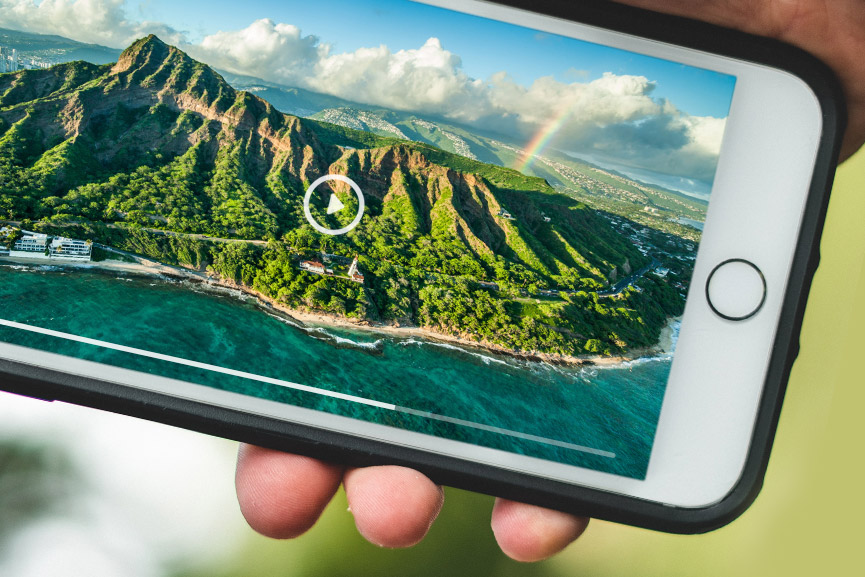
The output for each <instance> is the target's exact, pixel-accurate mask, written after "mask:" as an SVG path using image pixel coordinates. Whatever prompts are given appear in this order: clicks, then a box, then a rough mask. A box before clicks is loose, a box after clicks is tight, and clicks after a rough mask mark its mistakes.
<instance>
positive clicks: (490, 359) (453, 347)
mask: <svg viewBox="0 0 865 577" xmlns="http://www.w3.org/2000/svg"><path fill="white" fill-rule="evenodd" d="M396 344H398V345H400V346H408V345H418V346H423V345H429V346H433V347H439V348H442V349H448V350H452V351H459V352H461V353H465V354H467V355H471V356H473V357H477V358H479V359H481V361H483V363H484V364H487V365H488V364H490V363H498V364H501V365H509V364H510V363H508V362H507V361H505V360H502V359H498V358H496V357H491V356H489V355H484V354H482V353H477V352H474V351H470V350H468V349H465V348H463V347H460V346H458V345H452V344H450V343H443V342H439V341H426V340H417V339H413V338H409V339H406V340H404V341H399V342H397V343H396Z"/></svg>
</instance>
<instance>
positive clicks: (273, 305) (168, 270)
mask: <svg viewBox="0 0 865 577" xmlns="http://www.w3.org/2000/svg"><path fill="white" fill-rule="evenodd" d="M129 256H130V257H131V258H134V259H135V260H136V262H126V261H120V260H111V259H107V260H103V261H89V262H76V261H65V260H46V259H36V258H33V259H31V258H23V257H0V264H2V263H9V264H11V265H22V266H37V267H38V266H47V267H58V268H73V269H95V270H104V271H112V272H118V273H125V274H133V275H142V276H162V277H169V278H175V279H179V280H186V281H191V282H196V283H202V284H205V285H207V286H209V287H212V288H216V289H220V288H221V289H228V290H231V291H238V292H240V293H242V294H243V295H245V296H247V297H250V298H253V299H255V300H256V302H257V304H258V305H259V306H260V307H262V308H263V309H265V310H270V311H277V312H278V313H280V314H281V315H283V316H285V317H287V318H288V319H289V320H292V321H294V322H296V323H298V324H299V325H301V326H309V327H313V328H316V327H321V328H329V327H330V328H337V329H340V328H341V329H355V330H363V331H368V332H371V333H377V334H382V335H385V336H390V337H397V338H403V339H409V338H420V339H424V340H427V341H438V342H443V343H448V344H452V345H457V346H459V347H462V348H467V349H470V348H475V349H482V350H484V351H487V352H490V353H493V354H498V355H502V356H507V357H510V358H513V359H518V360H525V361H535V362H545V363H549V364H553V365H560V366H570V367H580V366H599V367H611V366H616V365H621V364H623V363H628V362H631V361H634V360H637V359H640V358H646V357H655V356H659V355H665V354H669V353H671V352H672V350H673V348H674V346H675V335H676V332H677V331H676V330H675V328H674V325H675V324H676V323H678V322H679V321H681V317H673V318H670V319H668V321H667V324H666V325H665V326H664V328H663V329H662V330H661V337H660V340H659V343H658V344H657V345H655V346H654V347H648V348H641V349H634V350H633V351H630V353H629V354H627V355H620V356H609V357H607V356H602V355H579V356H569V355H557V354H550V353H541V352H516V351H513V350H510V349H507V348H505V347H502V346H500V345H496V344H494V343H488V342H485V341H476V340H473V339H469V338H465V337H460V336H456V335H450V334H446V333H441V332H438V331H434V330H431V329H428V328H423V327H415V326H399V325H391V324H385V323H379V322H373V321H366V320H363V321H355V320H352V319H348V318H345V317H339V316H336V315H332V314H329V313H326V312H322V311H306V310H301V309H294V308H291V307H288V306H286V305H284V304H282V303H279V302H277V301H276V300H274V299H272V298H270V297H268V296H266V295H264V294H261V293H259V292H258V291H255V290H253V289H251V288H250V287H247V286H243V285H239V284H237V283H234V282H232V281H227V280H225V279H222V278H219V277H216V276H213V275H210V274H207V273H204V272H199V271H195V270H191V269H188V268H184V267H178V266H172V265H166V264H163V263H160V262H157V261H153V260H149V259H146V258H143V257H139V256H137V255H131V254H129Z"/></svg>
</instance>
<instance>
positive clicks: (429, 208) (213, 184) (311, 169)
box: [0, 36, 639, 282]
mask: <svg viewBox="0 0 865 577" xmlns="http://www.w3.org/2000/svg"><path fill="white" fill-rule="evenodd" d="M0 162H3V163H7V164H8V166H9V167H11V168H12V169H14V170H13V172H14V173H15V174H14V175H13V176H14V178H15V179H18V180H17V181H16V182H18V183H19V184H17V185H15V186H17V187H18V189H17V190H12V191H11V192H10V195H11V197H14V196H15V195H18V198H17V199H16V198H13V199H12V204H13V205H15V206H13V211H17V212H21V213H24V214H27V215H28V217H31V216H32V217H36V218H44V217H45V216H50V215H51V214H54V215H56V214H58V211H59V213H60V214H68V215H70V216H72V217H75V218H85V219H91V220H102V221H105V220H108V221H122V220H130V221H131V222H137V223H139V224H144V225H145V226H156V227H162V228H169V229H171V230H175V231H177V232H198V233H202V232H207V233H211V234H220V235H226V236H232V235H236V236H241V237H244V238H261V237H263V236H267V235H277V236H279V235H281V234H284V233H285V232H287V231H289V230H292V229H295V228H297V227H300V226H303V224H304V222H305V221H304V219H303V215H302V211H301V210H300V207H301V205H302V203H301V200H302V198H303V195H304V193H305V191H306V189H307V188H308V186H309V183H311V182H313V181H314V180H316V179H317V178H319V177H320V176H322V175H325V174H333V173H339V174H344V175H347V176H349V177H351V178H352V179H354V180H355V181H356V182H357V183H358V184H359V185H360V187H361V188H362V190H363V191H364V194H365V196H366V197H367V199H370V200H372V203H371V204H370V205H369V206H370V212H369V216H370V218H374V219H385V220H390V221H392V222H393V223H394V226H395V227H396V230H398V231H399V234H400V235H403V236H405V237H407V238H420V237H424V236H429V237H436V238H439V239H444V238H447V239H450V240H448V241H447V242H449V243H453V246H452V247H451V248H450V249H448V250H449V251H450V252H449V253H448V254H449V255H450V256H447V257H442V258H454V255H463V256H465V257H466V258H469V259H473V260H476V261H477V262H483V263H485V264H484V266H487V267H490V266H493V265H492V264H491V263H495V262H497V259H500V258H502V257H504V258H506V259H509V260H512V261H513V262H515V263H519V264H521V265H523V266H525V267H527V268H529V269H531V270H533V271H536V273H537V274H541V275H543V276H545V277H548V278H552V277H553V276H557V275H563V277H564V276H567V275H570V277H572V278H576V277H586V276H589V277H593V278H596V279H597V280H599V281H601V282H605V281H606V280H607V279H605V278H604V276H605V275H604V274H603V273H602V272H601V271H608V270H615V268H616V267H621V266H622V265H624V264H625V263H626V262H627V260H628V257H629V256H631V257H632V258H633V257H635V256H636V258H639V256H638V255H635V254H631V253H632V252H633V248H632V247H630V244H629V243H627V242H626V241H623V240H622V239H620V238H617V237H616V235H615V233H614V232H613V231H611V230H610V229H609V227H608V226H607V225H606V224H604V223H603V222H602V221H601V220H600V219H599V218H598V217H597V216H596V215H595V214H594V212H593V211H591V210H589V209H587V208H586V207H585V206H582V205H579V203H576V202H575V201H573V200H571V199H567V198H566V197H563V196H562V195H559V194H557V193H555V192H554V191H553V190H552V189H550V188H549V186H548V185H547V184H546V183H545V182H544V181H542V180H539V179H531V178H529V177H526V176H524V175H522V174H519V173H517V172H515V171H510V170H508V169H504V168H501V167H495V166H493V165H485V164H483V163H479V162H477V161H472V160H467V159H465V158H463V157H459V156H456V155H452V154H450V153H446V152H444V151H441V150H439V149H435V148H433V147H430V146H428V145H423V144H420V143H414V142H411V141H406V140H397V139H388V138H381V137H377V136H375V135H372V134H370V133H363V132H358V131H351V130H348V129H344V128H341V127H337V126H333V125H327V124H323V123H319V122H315V121H312V120H305V119H300V118H297V117H294V116H290V115H287V114H283V113H281V112H280V111H278V110H277V109H275V108H274V107H273V106H272V105H271V104H270V103H268V102H266V101H265V100H262V99H261V98H259V97H257V96H255V95H253V94H250V93H248V92H243V91H238V90H235V89H234V88H232V87H231V85H229V84H228V83H227V82H226V81H225V79H223V78H222V76H220V75H219V74H218V73H217V72H215V71H214V70H213V69H211V68H210V67H208V66H207V65H205V64H202V63H201V62H198V61H196V60H194V59H192V58H190V57H189V56H188V55H187V54H185V53H184V52H183V51H182V50H179V49H178V48H176V47H173V46H169V45H167V44H165V43H164V42H162V41H161V40H159V39H158V38H157V37H155V36H148V37H146V38H142V39H141V40H139V41H137V42H135V43H134V44H133V45H132V46H130V47H129V48H127V49H126V50H125V51H124V52H123V53H122V54H121V55H120V57H119V59H118V62H117V63H116V64H114V65H105V66H96V65H92V64H87V63H84V62H76V63H69V64H64V65H59V66H55V67H53V68H51V69H48V70H33V71H23V72H19V73H15V74H7V75H0ZM15 186H11V188H10V190H11V189H12V188H14V187H15ZM333 188H334V189H335V190H336V191H337V192H339V193H342V192H344V193H345V194H346V195H350V194H351V193H350V192H349V191H348V188H347V187H343V186H342V185H340V184H337V185H334V187H333ZM24 190H26V191H27V192H26V194H25V193H23V192H22V191H24ZM0 192H2V190H0ZM547 213H549V214H556V223H555V224H547V223H548V222H549V221H548V220H545V219H544V216H545V215H546V214H547ZM517 223H519V225H518V224H517ZM459 247H461V248H459ZM460 258H462V257H460Z"/></svg>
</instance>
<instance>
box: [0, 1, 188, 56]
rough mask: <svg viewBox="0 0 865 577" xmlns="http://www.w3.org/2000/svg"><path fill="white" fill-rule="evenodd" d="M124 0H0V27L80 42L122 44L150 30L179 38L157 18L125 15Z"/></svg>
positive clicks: (166, 39)
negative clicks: (137, 19)
mask: <svg viewBox="0 0 865 577" xmlns="http://www.w3.org/2000/svg"><path fill="white" fill-rule="evenodd" d="M125 3H126V1H125V0H42V1H41V2H37V1H36V0H0V27H3V28H12V29H15V30H25V31H28V32H36V33H39V34H57V35H59V36H64V37H66V38H72V39H74V40H77V41H79V42H88V43H93V44H103V45H106V46H111V47H113V48H123V47H126V46H127V45H129V44H131V43H132V42H133V41H135V40H136V39H137V38H141V37H142V36H146V35H147V34H150V33H153V34H158V35H159V36H160V37H161V38H162V39H163V40H165V41H166V42H179V41H180V40H181V39H182V36H181V34H180V33H178V32H177V31H176V30H174V29H173V28H171V27H170V26H166V25H164V24H160V23H156V22H135V21H132V20H129V19H127V17H126V13H125V10H124V5H125Z"/></svg>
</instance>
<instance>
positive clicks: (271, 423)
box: [0, 0, 845, 533]
mask: <svg viewBox="0 0 865 577" xmlns="http://www.w3.org/2000/svg"><path fill="white" fill-rule="evenodd" d="M497 3H498V4H503V5H508V6H513V7H516V8H523V9H528V10H531V11H534V12H538V13H542V14H546V15H549V16H554V17H558V18H562V19H566V20H573V21H576V22H581V23H584V24H588V25H592V26H596V27H599V28H606V29H610V30H615V31H619V32H623V33H626V34H630V35H634V36H640V37H644V38H649V39H653V40H658V41H661V42H666V43H670V44H677V45H682V46H686V47H690V48H694V49H698V50H702V51H706V52H712V53H716V54H720V55H724V56H729V57H732V58H735V59H739V60H744V61H749V62H755V63H760V64H763V65H767V66H770V67H773V68H778V69H782V70H785V71H788V72H790V73H792V74H794V75H796V76H798V77H799V78H801V79H803V80H804V81H805V82H807V84H808V85H809V86H810V87H811V88H812V90H813V91H814V93H815V94H816V95H817V97H818V99H819V101H820V103H821V106H822V111H823V120H824V126H823V134H822V138H821V142H820V149H819V153H818V156H817V160H816V164H815V168H814V174H813V178H812V181H811V186H810V195H809V198H808V200H807V204H806V210H805V213H804V218H803V221H802V227H801V231H800V236H799V240H798V246H797V247H796V252H795V258H794V262H793V267H792V271H791V277H790V278H791V280H790V283H789V286H788V288H787V293H786V295H785V300H784V305H783V308H782V312H781V318H780V323H779V327H778V332H777V336H776V338H775V343H774V349H773V354H772V358H771V360H770V365H769V370H768V374H767V378H766V382H765V386H764V390H763V393H762V399H761V402H760V406H759V411H758V416H757V421H756V426H755V428H754V432H753V435H752V438H751V443H750V450H749V453H748V457H747V461H746V464H745V467H744V470H743V472H742V475H741V477H740V478H739V480H738V483H737V484H736V485H735V487H734V488H733V490H732V491H731V492H730V493H729V494H728V495H727V496H726V497H725V498H724V499H722V500H721V501H719V502H718V503H715V504H713V505H710V506H707V507H702V508H681V507H671V506H668V505H663V504H660V503H656V502H649V501H645V500H641V499H637V498H633V497H627V496H622V495H618V494H613V493H608V492H604V491H600V490H595V489H590V488H585V487H579V486H574V485H570V484H567V483H563V482H559V481H554V480H548V479H540V478H536V477H533V476H530V475H527V474H523V473H518V472H514V471H508V470H504V469H499V468H496V467H492V466H489V465H484V464H480V463H472V462H468V461H465V460H462V459H457V458H454V457H448V456H443V455H438V454H433V453H429V452H425V451H421V450H417V449H411V448H406V447H401V446H395V445H390V444H386V443H383V442H380V441H373V440H369V439H364V438H359V437H354V436H350V435H347V434H342V433H335V432H331V431H325V430H320V429H316V428H312V427H309V426H304V425H298V424H294V423H290V422H285V421H281V420H277V419H273V418H268V417H262V416H258V415H252V414H248V413H244V412H241V411H237V410H230V409H225V408H220V407H214V406H210V405H207V404H204V403H199V402H195V401H190V400H185V399H181V398H177V397H171V396H167V395H163V394H159V393H154V392H148V391H143V390H140V389H135V388H132V387H126V386H122V385H118V384H115V383H111V382H107V381H100V380H95V379H89V378H84V377H79V376H73V375H68V374H64V373H61V372H58V371H55V370H49V369H44V368H39V367H34V366H29V365H26V364H19V363H14V362H11V361H7V360H2V359H0V388H2V389H4V390H6V391H9V392H12V393H17V394H21V395H25V396H29V397H35V398H40V399H43V400H58V401H64V402H69V403H75V404H79V405H85V406H88V407H94V408H98V409H102V410H107V411H112V412H115V413H121V414H125V415H130V416H134V417H140V418H144V419H149V420H152V421H157V422H160V423H165V424H168V425H174V426H178V427H183V428H186V429H190V430H193V431H198V432H201V433H206V434H209V435H214V436H219V437H226V438H230V439H233V440H237V441H243V442H247V443H252V444H256V445H260V446H264V447H268V448H272V449H279V450H286V451H292V452H298V453H303V454H307V455H311V456H315V457H318V458H321V459H325V460H330V461H334V462H339V463H344V464H349V465H356V466H363V465H376V464H395V465H404V466H407V467H412V468H415V469H418V470H420V471H422V472H423V473H425V474H426V475H428V476H429V477H430V478H431V479H433V480H434V481H435V482H437V483H440V484H445V485H451V486H455V487H460V488H464V489H469V490H472V491H477V492H480V493H486V494H490V495H496V496H500V497H505V498H508V499H513V500H517V501H524V502H528V503H533V504H536V505H540V506H544V507H549V508H552V509H558V510H562V511H566V512H570V513H576V514H579V515H586V516H591V517H597V518H600V519H605V520H608V521H615V522H618V523H625V524H629V525H634V526H639V527H645V528H649V529H655V530H660V531H667V532H673V533H700V532H706V531H711V530H713V529H716V528H718V527H721V526H723V525H725V524H727V523H729V522H730V521H732V520H733V519H735V518H736V517H738V516H739V515H740V514H741V513H742V512H743V511H745V509H747V507H748V506H749V505H750V504H751V503H752V502H753V501H754V499H755V498H756V496H757V494H758V492H759V490H760V488H761V486H762V482H763V477H764V474H765V472H766V468H767V465H768V461H769V452H770V449H771V446H772V441H773V439H774V435H775V429H776V427H777V424H778V418H779V415H780V412H781V404H782V400H783V397H784V391H785V389H786V385H787V380H788V378H789V375H790V370H791V368H792V365H793V361H794V360H795V358H796V356H797V354H798V351H799V331H800V329H801V325H802V318H803V315H804V311H805V302H806V297H807V294H808V290H809V288H810V285H811V280H812V277H813V275H814V272H815V271H816V269H817V264H818V261H819V240H820V234H821V232H822V229H823V221H824V218H825V215H826V208H827V205H828V201H829V191H830V189H831V186H832V180H833V177H834V173H835V166H836V163H837V158H838V153H839V150H840V143H841V138H842V136H843V132H844V126H845V109H844V101H843V96H842V92H841V89H840V86H839V84H838V81H837V79H836V78H835V76H834V75H833V73H832V72H831V71H830V69H829V68H828V67H826V66H825V65H824V64H823V63H822V62H820V61H819V60H817V59H816V58H814V57H813V56H811V55H810V54H808V53H806V52H804V51H802V50H799V49H797V48H795V47H792V46H789V45H786V44H783V43H780V42H776V41H773V40H769V39H766V38H761V37H756V36H751V35H748V34H744V33H741V32H736V31H732V30H728V29H723V28H719V27H716V26H712V25H709V24H705V23H701V22H696V21H691V20H687V19H683V18H677V17H671V16H665V15H661V14H657V13H653V12H648V11H644V10H639V9H634V8H630V7H626V6H622V5H619V4H615V3H612V2H607V1H591V2H590V1H581V2H575V1H564V0H534V1H533V2H528V1H526V0H500V1H498V2H497ZM693 294H694V295H695V296H694V297H693V298H698V297H697V296H696V295H700V294H701V291H694V293H693Z"/></svg>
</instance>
